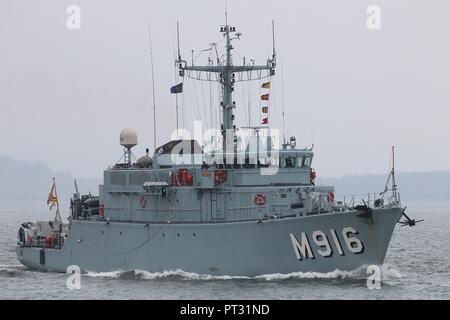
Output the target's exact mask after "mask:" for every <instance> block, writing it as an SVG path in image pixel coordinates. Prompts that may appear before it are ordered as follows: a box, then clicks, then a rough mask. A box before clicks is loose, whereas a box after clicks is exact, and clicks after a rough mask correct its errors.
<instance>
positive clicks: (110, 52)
mask: <svg viewBox="0 0 450 320" xmlns="http://www.w3.org/2000/svg"><path fill="white" fill-rule="evenodd" d="M70 4H76V5H79V6H80V8H81V30H75V31H74V30H72V31H70V30H68V29H67V28H66V20H67V17H68V15H67V14H66V8H67V6H68V5H70ZM371 4H374V5H378V6H380V8H381V30H376V31H374V30H368V29H367V27H366V20H367V16H368V15H367V14H366V9H367V7H368V6H369V5H371ZM227 5H228V10H229V22H230V23H231V24H232V25H234V26H236V28H237V30H238V31H240V32H242V33H243V37H242V39H241V41H240V42H236V43H235V48H236V52H235V55H234V59H235V60H234V62H235V64H239V63H240V61H241V59H242V57H244V56H245V57H247V59H255V60H256V62H259V63H262V64H264V63H265V60H266V59H267V57H268V55H269V53H270V51H271V47H272V44H271V20H272V19H275V21H276V37H277V39H276V47H277V54H278V62H280V61H281V58H282V60H283V65H284V66H283V71H284V72H283V74H284V91H285V108H286V128H287V134H288V136H290V135H295V136H296V137H297V141H298V144H300V145H311V143H312V142H314V150H315V160H314V163H313V166H314V167H316V168H317V170H318V172H319V174H322V175H325V176H340V175H344V174H362V173H382V172H386V171H387V169H388V160H389V151H390V146H391V145H396V146H397V167H398V170H400V171H432V170H450V148H449V147H450V143H449V141H448V139H449V138H450V129H449V127H450V82H449V74H450V62H449V57H450V42H449V39H450V37H449V31H450V20H449V19H448V17H447V16H448V12H449V10H450V2H449V1H447V0H442V1H438V0H430V1H425V0H422V1H419V0H414V1H411V0H389V1H379V0H373V1H365V0H340V1H335V0H320V1H317V0H314V1H312V0H308V1H297V0H295V1H294V0H292V1H285V0H278V1H273V0H271V1H267V0H257V1H253V0H251V1H242V0H241V1H235V0H228V1H227ZM224 6H225V2H224V1H211V0H201V1H200V0H192V1H159V0H153V1H144V0H133V1H124V0H123V1H111V0H95V1H92V0H89V1H88V0H71V1H65V0H53V1H50V0H40V1H32V0H26V1H25V0H2V1H1V2H0V111H1V113H0V136H1V137H2V142H1V143H0V155H10V156H13V157H15V158H18V159H29V160H39V161H43V162H45V163H48V164H49V165H50V166H51V167H52V168H54V169H60V170H70V171H71V172H72V173H73V174H74V175H76V176H81V177H99V176H100V175H101V172H102V170H103V169H104V168H106V167H107V166H108V165H110V164H114V163H115V162H116V161H117V160H118V159H119V157H120V156H121V155H122V149H121V147H120V146H119V144H118V136H119V132H120V130H121V129H122V128H124V127H132V128H135V129H136V130H137V131H138V134H139V143H140V144H139V146H138V147H136V149H135V154H136V155H140V154H141V153H142V152H143V150H144V149H145V147H150V148H152V147H153V136H152V134H153V125H152V124H153V118H152V103H151V74H150V58H149V40H148V38H149V37H148V21H150V24H151V28H152V39H153V51H154V63H155V69H154V71H155V83H156V102H157V113H158V114H157V127H158V135H157V140H158V144H162V143H164V142H166V141H167V140H169V138H170V134H171V132H172V130H173V129H174V128H175V99H174V98H175V97H174V95H171V94H170V93H169V88H170V87H171V86H172V85H174V83H175V79H174V67H173V59H174V56H173V54H174V33H175V25H176V21H177V20H179V21H180V25H181V47H182V55H183V57H184V58H185V59H189V60H190V57H191V52H190V50H191V49H194V50H195V51H194V55H195V56H197V55H198V54H199V53H200V50H202V49H206V48H207V47H208V45H209V43H211V42H213V41H216V42H218V41H220V40H221V35H220V34H219V33H218V30H219V26H220V25H221V24H223V22H224ZM222 44H223V42H222V43H221V45H222ZM208 54H209V53H208V52H206V53H203V54H201V55H200V56H198V57H197V59H196V63H197V64H201V63H204V62H206V61H207V57H208ZM277 71H278V72H277V76H276V77H275V78H274V79H273V89H272V92H271V94H272V98H273V99H272V101H271V106H270V109H271V124H272V126H273V127H278V128H280V127H281V116H280V115H281V69H280V68H278V70H277ZM202 86H203V87H202ZM185 88H186V90H185V91H186V92H185V93H184V115H185V117H184V121H185V124H186V127H187V128H188V129H191V128H192V123H193V121H194V120H199V118H200V117H201V118H202V120H203V121H204V122H206V124H207V125H209V122H208V121H209V119H210V115H209V112H210V110H219V106H218V103H217V102H218V98H217V95H216V87H214V88H213V96H215V98H214V101H215V104H214V105H213V106H212V107H210V105H209V85H208V84H199V83H198V82H197V83H195V90H194V84H193V82H192V81H190V80H186V83H185ZM249 90H250V89H249V87H248V85H245V87H244V88H243V87H242V86H241V85H237V86H236V90H235V93H236V97H235V100H236V101H237V103H238V109H239V110H238V112H237V118H238V125H247V119H246V107H245V106H242V104H243V101H246V102H248V101H249V94H248V93H249ZM259 90H260V89H259V83H258V82H257V83H255V84H254V85H253V86H252V88H251V92H252V95H251V101H252V107H251V110H252V116H253V117H252V118H253V121H252V124H253V125H255V124H256V123H257V122H258V121H259V111H258V110H259V109H258V106H259V105H258V95H259ZM243 92H246V94H245V95H243V94H242V93H243ZM180 100H181V97H180ZM212 108H214V109H212ZM205 110H206V111H205ZM205 112H206V113H205ZM200 114H202V115H201V116H200Z"/></svg>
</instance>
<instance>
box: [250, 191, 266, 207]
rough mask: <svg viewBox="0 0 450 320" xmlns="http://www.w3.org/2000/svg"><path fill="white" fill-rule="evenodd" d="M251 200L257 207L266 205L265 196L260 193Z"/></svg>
mask: <svg viewBox="0 0 450 320" xmlns="http://www.w3.org/2000/svg"><path fill="white" fill-rule="evenodd" d="M253 200H254V201H255V204H256V205H257V206H258V207H262V206H264V205H265V204H266V196H265V195H264V194H263V193H262V192H258V193H257V194H256V195H255V197H254V198H253Z"/></svg>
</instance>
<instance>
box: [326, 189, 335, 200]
mask: <svg viewBox="0 0 450 320" xmlns="http://www.w3.org/2000/svg"><path fill="white" fill-rule="evenodd" d="M327 201H328V202H330V203H332V202H334V193H333V192H331V191H330V192H328V194H327Z"/></svg>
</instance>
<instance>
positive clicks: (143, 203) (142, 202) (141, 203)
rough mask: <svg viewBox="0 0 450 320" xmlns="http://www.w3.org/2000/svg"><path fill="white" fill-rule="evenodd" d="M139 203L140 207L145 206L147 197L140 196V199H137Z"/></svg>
mask: <svg viewBox="0 0 450 320" xmlns="http://www.w3.org/2000/svg"><path fill="white" fill-rule="evenodd" d="M139 204H140V205H141V208H142V209H144V208H145V207H146V206H147V199H146V198H145V197H144V196H142V197H141V199H139Z"/></svg>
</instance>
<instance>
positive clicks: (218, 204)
mask: <svg viewBox="0 0 450 320" xmlns="http://www.w3.org/2000/svg"><path fill="white" fill-rule="evenodd" d="M224 201H225V194H224V193H222V192H212V193H211V210H212V220H223V219H225V208H224Z"/></svg>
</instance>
